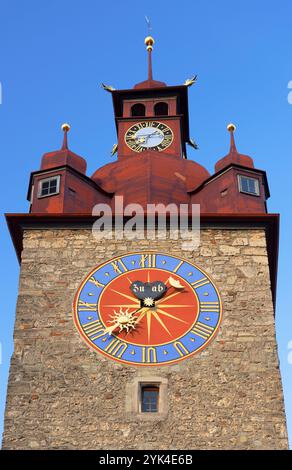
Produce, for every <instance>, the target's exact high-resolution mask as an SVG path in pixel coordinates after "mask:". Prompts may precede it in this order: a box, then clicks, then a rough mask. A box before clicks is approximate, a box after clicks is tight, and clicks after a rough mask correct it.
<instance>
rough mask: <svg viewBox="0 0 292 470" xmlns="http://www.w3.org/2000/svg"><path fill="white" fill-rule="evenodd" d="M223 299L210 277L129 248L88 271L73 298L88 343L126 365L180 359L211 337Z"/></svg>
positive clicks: (176, 260) (180, 261) (186, 265)
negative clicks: (124, 252)
mask: <svg viewBox="0 0 292 470" xmlns="http://www.w3.org/2000/svg"><path fill="white" fill-rule="evenodd" d="M221 317H222V304H221V300H220V296H219V293H218V290H217V288H216V287H215V285H214V283H213V281H212V280H211V279H210V277H209V276H208V275H207V274H206V273H205V272H204V271H203V270H202V269H200V268H199V267H198V266H196V265H194V264H193V263H191V262H190V261H187V260H184V259H181V258H178V257H176V256H172V255H169V254H164V253H153V252H151V253H143V252H142V253H128V254H124V255H122V256H120V257H118V258H114V259H112V260H109V261H107V262H105V263H103V264H101V265H100V266H97V267H96V268H95V269H94V270H93V271H91V272H90V273H89V274H88V275H87V277H86V278H85V279H84V281H83V282H82V283H81V285H80V287H79V289H78V292H77V294H76V296H75V301H74V321H75V324H76V327H77V329H78V331H79V333H80V334H81V336H82V337H83V339H84V340H85V341H86V343H87V344H88V345H89V346H90V347H92V348H93V349H95V350H96V351H98V352H100V353H101V354H104V355H105V356H107V357H108V358H111V359H114V360H116V361H119V362H123V363H126V364H128V365H135V366H136V365H140V366H156V365H164V364H171V363H174V362H176V361H180V360H183V359H185V358H188V357H190V356H192V355H193V354H195V353H197V352H199V351H201V350H202V349H203V348H205V347H206V346H207V345H208V344H209V342H210V341H211V340H212V338H214V336H215V334H216V332H217V330H218V328H219V324H220V321H221Z"/></svg>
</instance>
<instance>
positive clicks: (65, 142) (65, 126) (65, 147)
mask: <svg viewBox="0 0 292 470" xmlns="http://www.w3.org/2000/svg"><path fill="white" fill-rule="evenodd" d="M61 129H62V131H63V132H64V137H63V145H62V147H61V150H68V137H67V134H68V132H69V131H70V129H71V126H70V124H68V123H67V122H65V123H64V124H62V126H61Z"/></svg>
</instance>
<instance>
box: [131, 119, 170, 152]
mask: <svg viewBox="0 0 292 470" xmlns="http://www.w3.org/2000/svg"><path fill="white" fill-rule="evenodd" d="M172 141H173V132H172V130H171V129H170V127H168V126H167V125H166V124H163V123H161V122H158V121H143V122H138V123H136V124H134V125H133V126H131V127H130V128H129V129H128V130H127V132H126V134H125V142H126V144H127V146H128V147H129V148H130V149H132V150H134V152H143V151H145V150H147V149H151V150H156V151H158V152H161V151H162V150H165V149H166V148H167V147H169V146H170V145H171V143H172Z"/></svg>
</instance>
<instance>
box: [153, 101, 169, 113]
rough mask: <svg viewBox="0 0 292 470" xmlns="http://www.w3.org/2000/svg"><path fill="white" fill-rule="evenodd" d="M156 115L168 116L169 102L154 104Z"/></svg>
mask: <svg viewBox="0 0 292 470" xmlns="http://www.w3.org/2000/svg"><path fill="white" fill-rule="evenodd" d="M154 114H155V116H167V115H168V104H167V103H156V105H155V106H154Z"/></svg>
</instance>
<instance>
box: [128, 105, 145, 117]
mask: <svg viewBox="0 0 292 470" xmlns="http://www.w3.org/2000/svg"><path fill="white" fill-rule="evenodd" d="M131 115H132V116H145V106H144V104H142V103H136V104H134V105H133V106H132V107H131Z"/></svg>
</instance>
